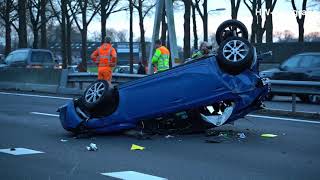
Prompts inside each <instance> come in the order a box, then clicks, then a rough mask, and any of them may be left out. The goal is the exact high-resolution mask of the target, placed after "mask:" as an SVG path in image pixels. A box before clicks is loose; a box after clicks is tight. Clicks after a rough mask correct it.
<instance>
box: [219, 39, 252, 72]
mask: <svg viewBox="0 0 320 180" xmlns="http://www.w3.org/2000/svg"><path fill="white" fill-rule="evenodd" d="M237 48H238V49H237ZM239 48H240V49H239ZM231 59H232V60H231ZM217 62H218V64H219V66H220V68H221V69H222V70H223V71H225V72H226V73H228V74H231V75H238V74H240V73H241V72H243V71H244V70H246V69H249V68H250V67H251V65H252V63H253V47H252V45H251V44H250V43H249V41H248V40H246V39H244V38H240V37H231V38H229V39H227V40H225V41H223V42H222V43H221V45H220V47H219V49H218V55H217Z"/></svg>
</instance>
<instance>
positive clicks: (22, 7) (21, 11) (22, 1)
mask: <svg viewBox="0 0 320 180" xmlns="http://www.w3.org/2000/svg"><path fill="white" fill-rule="evenodd" d="M26 2H27V1H26V0H19V1H18V17H19V29H18V36H19V48H27V47H28V40H27V37H28V36H27V18H26Z"/></svg>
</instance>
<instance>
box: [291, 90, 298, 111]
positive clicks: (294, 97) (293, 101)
mask: <svg viewBox="0 0 320 180" xmlns="http://www.w3.org/2000/svg"><path fill="white" fill-rule="evenodd" d="M296 103H297V96H296V94H292V112H296Z"/></svg>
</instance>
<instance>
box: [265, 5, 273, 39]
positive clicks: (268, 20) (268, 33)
mask: <svg viewBox="0 0 320 180" xmlns="http://www.w3.org/2000/svg"><path fill="white" fill-rule="evenodd" d="M265 3H266V10H267V11H270V12H267V15H266V20H265V21H266V27H265V28H266V42H267V43H272V42H273V22H272V21H273V20H272V13H271V12H272V10H273V7H272V0H269V1H266V2H265Z"/></svg>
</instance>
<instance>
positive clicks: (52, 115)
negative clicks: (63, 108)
mask: <svg viewBox="0 0 320 180" xmlns="http://www.w3.org/2000/svg"><path fill="white" fill-rule="evenodd" d="M30 114H36V115H42V116H51V117H59V115H58V114H48V113H41V112H30Z"/></svg>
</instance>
